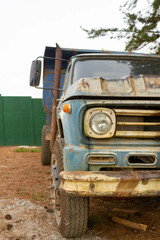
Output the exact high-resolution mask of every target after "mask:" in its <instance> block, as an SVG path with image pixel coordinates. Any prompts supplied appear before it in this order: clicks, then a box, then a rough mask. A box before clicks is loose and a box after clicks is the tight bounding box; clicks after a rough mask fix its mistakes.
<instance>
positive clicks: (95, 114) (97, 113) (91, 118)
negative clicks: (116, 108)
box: [89, 111, 113, 135]
mask: <svg viewBox="0 0 160 240" xmlns="http://www.w3.org/2000/svg"><path fill="white" fill-rule="evenodd" d="M100 114H104V115H106V116H107V117H108V118H109V120H110V123H111V125H112V124H113V123H112V119H111V118H110V116H109V114H107V113H106V112H102V111H100V112H96V113H94V114H93V115H92V116H91V117H90V120H89V127H90V128H91V129H92V131H93V132H94V133H95V134H98V135H104V134H107V133H108V132H109V131H110V129H111V127H110V129H109V131H107V132H105V133H98V132H96V131H95V130H94V129H93V126H91V124H93V123H91V122H92V121H93V118H94V117H95V116H97V115H100Z"/></svg>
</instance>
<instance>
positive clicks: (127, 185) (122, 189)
mask: <svg viewBox="0 0 160 240" xmlns="http://www.w3.org/2000/svg"><path fill="white" fill-rule="evenodd" d="M138 183H139V181H126V180H122V181H121V182H120V183H119V184H118V186H117V189H116V195H117V196H119V197H120V196H123V195H125V196H126V193H127V194H128V196H130V195H131V194H132V192H133V191H134V189H135V187H136V186H137V185H138Z"/></svg>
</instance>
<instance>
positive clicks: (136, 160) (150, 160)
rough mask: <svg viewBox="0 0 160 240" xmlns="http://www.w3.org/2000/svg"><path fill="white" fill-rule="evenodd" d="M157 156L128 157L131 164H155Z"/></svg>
mask: <svg viewBox="0 0 160 240" xmlns="http://www.w3.org/2000/svg"><path fill="white" fill-rule="evenodd" d="M156 162H157V158H156V157H155V156H153V155H132V156H129V157H128V163H129V164H130V165H155V164H156Z"/></svg>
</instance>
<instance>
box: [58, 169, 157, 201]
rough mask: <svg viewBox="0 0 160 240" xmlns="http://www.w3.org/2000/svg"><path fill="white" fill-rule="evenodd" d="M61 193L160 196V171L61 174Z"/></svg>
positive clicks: (99, 195) (98, 195) (97, 195)
mask: <svg viewBox="0 0 160 240" xmlns="http://www.w3.org/2000/svg"><path fill="white" fill-rule="evenodd" d="M60 191H61V192H65V193H66V194H69V195H74V196H87V197H89V196H92V197H94V196H95V197H101V196H106V197H143V196H160V170H144V171H143V170H142V171H105V172H93V171H85V172H83V171H81V172H80V171H79V172H71V171H70V172H69V171H68V172H67V171H66V172H65V171H63V172H61V173H60Z"/></svg>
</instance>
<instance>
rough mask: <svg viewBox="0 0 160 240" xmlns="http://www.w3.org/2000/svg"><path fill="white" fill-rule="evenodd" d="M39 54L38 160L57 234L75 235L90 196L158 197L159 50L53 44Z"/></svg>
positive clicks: (33, 79)
mask: <svg viewBox="0 0 160 240" xmlns="http://www.w3.org/2000/svg"><path fill="white" fill-rule="evenodd" d="M58 50H59V53H58ZM43 58H44V64H43V65H44V69H43V88H44V89H43V106H44V109H45V112H46V113H47V118H46V127H45V134H43V133H42V135H43V139H42V143H43V145H44V146H42V164H50V163H51V169H52V183H51V189H52V197H53V200H54V206H55V216H56V221H57V225H58V227H59V229H60V232H61V234H62V235H63V236H64V237H77V236H80V235H82V234H83V233H84V232H85V230H86V228H87V221H88V209H89V197H110V198H112V197H147V196H160V56H158V55H149V54H135V53H128V52H109V51H96V50H73V49H60V48H59V46H57V47H56V48H51V47H46V50H45V54H44V57H43ZM40 65H41V63H40V61H39V60H36V61H34V62H33V64H32V69H31V75H30V83H31V85H32V86H38V84H39V79H40V78H39V75H40V69H41V67H40ZM56 75H57V76H56ZM54 77H55V78H54ZM37 79H38V80H37ZM57 82H59V83H58V84H57ZM58 93H60V94H59V96H58ZM46 159H47V160H46Z"/></svg>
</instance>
